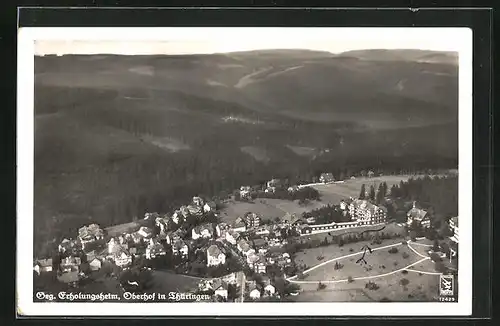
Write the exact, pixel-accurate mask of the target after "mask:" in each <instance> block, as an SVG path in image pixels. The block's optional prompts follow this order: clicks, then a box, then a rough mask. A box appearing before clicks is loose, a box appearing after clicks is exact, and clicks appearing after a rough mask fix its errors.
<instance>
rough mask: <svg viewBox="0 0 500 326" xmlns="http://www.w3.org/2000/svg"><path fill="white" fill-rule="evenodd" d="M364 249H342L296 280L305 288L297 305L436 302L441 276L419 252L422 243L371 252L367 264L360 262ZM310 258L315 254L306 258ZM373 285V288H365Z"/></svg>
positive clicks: (375, 249)
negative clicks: (303, 303) (364, 302)
mask: <svg viewBox="0 0 500 326" xmlns="http://www.w3.org/2000/svg"><path fill="white" fill-rule="evenodd" d="M391 241H393V242H394V240H391ZM360 245H362V244H361V243H358V244H356V247H355V248H353V252H351V250H347V252H346V249H345V247H344V248H340V249H343V251H340V252H339V251H337V252H336V254H334V255H330V256H329V257H331V256H334V257H333V258H329V257H328V258H329V259H328V258H327V257H326V256H325V259H323V260H322V262H319V261H317V262H316V263H315V264H314V265H312V267H309V268H308V269H307V270H306V271H305V273H304V277H303V279H301V280H299V279H298V278H295V279H292V280H291V281H292V282H295V283H298V284H299V285H300V286H301V288H302V292H301V294H300V295H299V297H298V298H297V301H429V300H431V301H432V300H436V297H437V295H438V291H437V286H438V280H439V274H440V273H438V272H436V270H435V269H434V263H433V262H432V261H431V260H430V258H429V257H428V256H426V255H423V254H421V253H420V252H419V251H417V250H415V247H417V246H419V245H420V243H418V242H417V243H414V242H409V243H408V245H404V244H401V243H397V242H396V243H393V245H390V244H389V245H387V244H382V245H379V246H377V247H372V249H373V251H372V253H369V252H367V253H366V255H365V257H364V258H365V260H366V264H364V263H360V262H357V260H358V259H359V258H361V257H362V254H363V252H362V251H360ZM332 247H333V246H332ZM348 247H349V246H348ZM327 248H328V247H327ZM315 249H319V250H321V249H323V248H315ZM391 251H392V253H391ZM310 256H312V253H311V252H310V253H309V255H304V258H305V257H309V258H310ZM298 257H299V258H298V259H300V257H301V256H300V255H298ZM335 258H337V259H335ZM328 260H331V261H328ZM337 262H338V264H339V265H338V266H337V269H335V265H336V263H337ZM320 282H321V283H322V284H323V285H324V288H322V289H320V288H319V286H318V285H319V283H320ZM369 282H370V284H371V287H365V286H366V285H367V283H369Z"/></svg>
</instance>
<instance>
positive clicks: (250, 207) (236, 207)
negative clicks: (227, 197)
mask: <svg viewBox="0 0 500 326" xmlns="http://www.w3.org/2000/svg"><path fill="white" fill-rule="evenodd" d="M247 212H253V213H256V214H259V215H260V216H261V218H262V219H274V218H276V217H280V218H281V217H283V216H285V215H286V212H285V211H283V210H282V209H280V208H278V207H276V206H274V205H271V204H269V203H267V200H260V199H256V200H255V202H240V201H233V200H231V201H227V202H225V207H224V208H223V209H222V210H221V212H220V217H221V221H222V222H226V223H231V222H233V221H234V220H236V219H237V218H238V217H240V216H243V215H244V214H245V213H247Z"/></svg>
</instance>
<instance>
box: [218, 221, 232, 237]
mask: <svg viewBox="0 0 500 326" xmlns="http://www.w3.org/2000/svg"><path fill="white" fill-rule="evenodd" d="M228 230H229V225H228V224H227V223H219V224H217V226H215V232H216V233H217V236H218V237H224V236H225V234H226V232H227V231H228Z"/></svg>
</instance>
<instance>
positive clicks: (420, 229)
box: [34, 171, 459, 302]
mask: <svg viewBox="0 0 500 326" xmlns="http://www.w3.org/2000/svg"><path fill="white" fill-rule="evenodd" d="M391 177H392V176H391ZM446 178H448V176H444V177H442V178H431V177H429V176H425V178H424V177H422V178H421V179H419V178H415V179H414V178H413V177H410V178H409V179H410V181H403V179H397V178H395V179H397V180H398V181H397V182H396V181H395V182H393V183H392V186H391V187H390V186H388V184H387V183H386V182H385V180H386V179H384V177H383V176H380V175H376V176H375V175H374V173H373V172H372V171H369V172H368V173H367V174H366V175H363V176H362V177H360V176H356V177H355V176H352V177H351V178H350V179H347V180H335V179H334V178H333V175H332V174H331V173H322V174H321V175H320V176H319V178H317V180H314V181H316V182H313V183H311V184H305V185H291V184H287V182H286V181H285V180H281V179H272V180H270V181H268V182H267V183H266V184H264V185H258V186H241V187H240V188H239V189H237V190H235V191H234V192H233V193H232V195H231V196H230V198H223V199H220V198H212V199H208V198H203V197H201V196H195V197H193V198H192V201H191V202H190V203H187V204H186V205H184V206H181V207H179V208H178V209H176V210H174V211H173V212H171V213H146V214H145V215H144V217H143V218H142V219H139V220H137V221H134V222H131V223H127V224H123V225H115V226H108V227H101V226H99V225H97V224H90V225H81V226H80V227H79V228H78V231H77V233H76V234H75V235H74V237H67V238H64V239H62V241H60V243H59V245H58V248H57V250H56V251H57V252H55V253H54V255H53V256H52V257H49V258H47V257H45V258H37V259H35V262H34V280H35V281H34V282H35V290H40V289H43V290H44V291H50V290H52V288H51V287H53V286H54V284H57V287H54V289H55V288H58V289H59V288H64V289H69V291H71V290H75V291H76V290H78V291H85V289H88V288H92V286H94V287H96V284H97V283H98V282H103V280H105V281H104V282H108V283H110V280H114V284H115V285H114V286H108V288H113V290H115V291H116V292H117V293H120V294H122V293H124V292H134V293H147V292H148V291H159V289H158V288H156V287H157V285H156V284H157V283H158V282H159V283H161V282H162V277H163V276H162V275H164V277H165V279H166V278H169V279H172V280H173V281H171V283H177V281H175V280H176V279H175V277H177V276H181V277H184V278H185V279H189V285H188V286H187V288H184V289H182V290H181V288H180V285H178V284H170V285H169V286H170V288H169V289H171V290H172V291H178V292H182V291H184V292H191V293H197V294H208V297H209V298H210V299H209V301H214V302H255V301H302V300H303V301H309V300H313V299H314V300H316V301H317V300H318V299H317V296H318V295H321V293H322V292H323V293H328V289H331V293H334V292H335V287H342V286H351V287H352V286H354V284H357V286H359V284H361V283H360V282H363V283H362V284H363V287H364V290H363V291H370V290H372V288H373V289H376V288H377V287H380V286H379V285H374V284H376V283H375V282H377V280H378V279H380V278H381V277H383V276H384V275H386V274H387V275H388V276H387V277H393V276H395V275H396V273H401V277H404V278H403V279H404V280H406V281H408V279H409V277H408V276H407V275H406V274H408V273H409V272H415V270H412V268H417V267H418V268H420V269H419V270H418V271H417V272H418V274H417V273H414V274H415V275H419V276H420V277H429V278H431V279H432V280H433V281H432V282H434V283H435V284H434V283H432V284H431V285H429V286H437V278H436V275H440V274H443V273H456V271H457V266H458V265H457V259H458V242H459V232H458V231H459V229H458V217H457V216H445V218H440V219H437V218H434V215H433V212H432V211H433V209H434V208H433V207H426V205H421V203H420V202H419V200H418V199H415V198H414V197H415V196H414V195H413V194H411V193H406V194H402V193H401V194H396V192H397V191H400V192H403V191H402V189H403V188H405V187H406V186H405V184H406V183H409V184H410V185H411V182H420V181H418V180H426V181H425V182H428V183H429V184H430V183H431V182H433V180H438V181H436V182H439V180H442V179H443V180H444V179H446ZM389 179H390V178H388V179H387V180H389ZM373 180H375V181H373ZM390 180H392V179H390ZM413 180H417V181H413ZM375 182H377V183H376V185H378V188H377V187H376V186H374V184H375ZM422 182H424V181H422ZM370 184H371V186H370ZM347 185H352V187H350V188H349V189H352V190H351V192H352V194H354V193H359V195H351V196H348V195H345V194H344V195H343V196H341V197H335V196H333V197H328V191H330V189H344V188H342V187H347ZM367 186H368V187H367ZM365 187H366V188H365ZM406 188H408V187H406ZM318 189H319V190H318ZM408 189H409V188H408ZM335 191H337V190H335ZM336 198H340V200H338V201H335V199H336ZM412 199H415V200H412ZM396 202H397V203H399V202H401V203H403V204H401V205H399V204H398V205H396ZM269 203H281V204H283V205H285V204H286V205H292V204H293V205H295V206H293V207H296V208H297V209H296V210H295V211H292V210H290V211H285V213H284V214H283V215H282V216H266V215H265V213H263V211H262V210H259V209H257V208H258V207H264V206H265V205H267V206H269V205H270V204H269ZM231 205H233V206H234V207H237V205H241V206H242V207H245V208H246V207H250V208H252V207H255V210H251V209H248V210H243V211H241V213H240V214H228V213H227V209H228V207H231ZM243 205H246V206H243ZM259 205H260V206H259ZM276 205H278V204H276ZM283 205H282V206H283ZM396 206H398V207H397V209H395V208H394V207H396ZM427 206H428V205H427ZM280 207H281V206H280ZM282 210H284V209H282ZM398 214H399V215H398ZM350 244H352V248H349V249H348V246H349V245H350ZM355 246H357V247H359V248H356V249H354V247H355ZM362 248H369V251H370V252H369V253H368V254H366V249H365V250H364V251H363V249H362ZM385 248H388V249H385ZM396 248H399V249H396ZM391 250H392V252H391ZM394 250H396V252H397V250H399V251H400V252H402V253H403V254H402V258H401V262H399V260H398V261H397V262H398V264H399V265H398V264H396V260H394V257H395V255H394ZM403 250H404V252H403ZM382 253H383V254H382ZM365 254H366V255H367V256H366V257H365ZM370 255H372V256H370ZM377 255H378V256H377ZM384 255H385V256H384ZM410 255H414V256H415V257H416V258H418V260H416V262H412V263H411V264H407V266H406V267H405V266H402V264H403V263H404V261H405V259H406V260H408V259H410V258H411V257H410V258H407V257H408V256H410ZM370 257H378V258H370ZM384 257H386V258H384ZM354 258H359V259H358V261H359V260H361V263H359V262H358V261H356V262H355V261H354V260H353V259H354ZM374 259H377V260H376V263H373V261H374ZM389 262H391V263H392V264H393V265H394V266H393V267H389ZM330 263H331V264H330ZM418 264H420V265H418ZM424 264H427V265H425V266H424ZM431 264H432V265H431ZM365 265H366V266H365ZM417 265H418V266H417ZM396 266H397V267H396ZM419 266H420V267H419ZM382 267H383V268H382ZM369 268H370V269H369ZM377 268H380V272H379V273H378V274H376V273H375V272H374V269H377ZM389 268H392V269H393V271H389V270H388V269H389ZM382 269H384V270H385V271H382ZM358 270H359V274H356V273H357V272H356V271H358ZM343 271H345V272H343ZM320 272H321V273H320ZM155 273H156V274H155ZM315 273H316V274H317V275H316V274H315ZM318 273H319V274H318ZM335 273H336V274H335ZM342 273H345V275H344V274H342ZM347 273H349V274H347ZM49 274H50V275H52V276H53V282H52V283H50V282H49V283H47V284H43V285H37V282H40V281H39V278H41V277H44V275H45V277H46V275H49ZM315 275H316V279H313V278H314V277H315ZM332 275H333V276H332ZM398 275H399V274H398ZM372 276H373V282H372V281H371V280H372V278H371V277H372ZM419 276H415V277H419ZM172 277H174V278H172ZM358 279H359V281H358ZM364 279H366V280H367V279H370V282H368V283H366V282H364V281H361V280H364ZM406 281H405V282H403V281H401V283H405V284H404V285H401V286H400V287H401V289H402V290H401V291H399V290H398V291H399V292H397V291H396V292H394V291H393V292H387V293H388V294H387V293H386V294H384V298H383V299H385V300H391V301H397V300H402V299H401V295H400V294H398V293H404V291H406V292H405V294H404V295H405V296H406V297H405V298H404V300H408V298H410V299H411V298H414V299H415V300H418V298H417V297H416V295H414V294H411V293H413V292H411V291H410V292H411V293H410V292H409V290H408V287H409V285H407V284H406ZM388 282H389V281H388ZM429 282H431V281H429ZM180 283H181V281H179V284H180ZM365 283H366V284H368V285H365ZM396 283H397V282H396ZM413 283H415V284H417V283H418V282H413ZM413 283H412V284H413ZM377 284H378V283H377ZM99 286H100V285H99ZM102 286H104V285H102ZM415 286H416V287H418V286H420V287H422V285H415ZM349 289H350V288H349ZM349 289H347V292H349ZM405 289H406V290H405ZM416 289H417V288H416ZM416 289H415V291H417V290H416ZM421 290H422V289H421ZM54 291H55V290H54ZM88 291H91V290H88ZM110 291H111V290H110ZM422 291H425V289H423V290H422ZM372 292H373V291H372ZM391 293H392V294H391ZM329 295H330V294H325V295H324V297H325V298H326V299H324V300H330V299H328V298H329ZM332 295H333V294H331V295H330V296H332ZM391 295H392V297H391ZM410 295H411V296H412V297H410ZM308 296H309V297H310V298H309V299H308ZM367 296H369V295H368V294H367ZM301 298H303V299H301ZM351 299H352V300H355V299H353V298H351ZM427 299H429V297H427ZM331 300H344V299H343V298H338V299H331ZM422 300H423V299H422ZM379 301H384V300H382V299H380V300H379Z"/></svg>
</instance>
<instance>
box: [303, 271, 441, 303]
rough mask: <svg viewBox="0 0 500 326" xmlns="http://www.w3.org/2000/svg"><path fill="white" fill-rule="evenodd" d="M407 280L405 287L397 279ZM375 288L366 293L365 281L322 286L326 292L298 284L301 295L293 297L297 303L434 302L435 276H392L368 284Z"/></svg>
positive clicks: (409, 274) (315, 287) (436, 286)
mask: <svg viewBox="0 0 500 326" xmlns="http://www.w3.org/2000/svg"><path fill="white" fill-rule="evenodd" d="M403 278H405V279H407V280H408V281H409V283H408V284H407V285H406V286H402V285H401V284H400V281H401V279H403ZM372 281H373V282H375V283H376V284H377V285H378V286H379V288H378V289H377V290H369V289H366V288H365V284H366V282H367V281H354V282H352V283H347V282H346V283H335V284H326V288H324V289H323V290H318V288H317V284H301V287H302V289H303V292H301V293H300V294H299V296H297V301H301V302H318V301H321V302H325V301H327V302H345V301H355V302H367V301H372V302H373V301H374V302H378V301H381V300H382V299H388V300H390V301H434V300H436V298H437V295H438V282H439V277H438V276H437V275H425V274H423V275H419V274H417V273H412V272H409V273H408V274H406V275H403V274H401V273H397V274H392V275H390V276H385V277H381V278H376V279H373V280H372Z"/></svg>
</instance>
